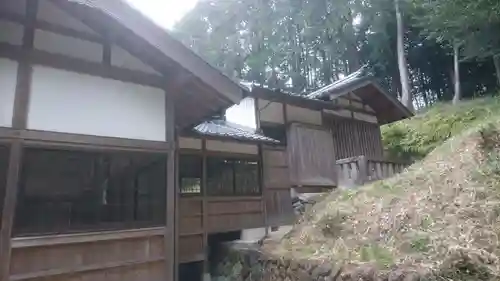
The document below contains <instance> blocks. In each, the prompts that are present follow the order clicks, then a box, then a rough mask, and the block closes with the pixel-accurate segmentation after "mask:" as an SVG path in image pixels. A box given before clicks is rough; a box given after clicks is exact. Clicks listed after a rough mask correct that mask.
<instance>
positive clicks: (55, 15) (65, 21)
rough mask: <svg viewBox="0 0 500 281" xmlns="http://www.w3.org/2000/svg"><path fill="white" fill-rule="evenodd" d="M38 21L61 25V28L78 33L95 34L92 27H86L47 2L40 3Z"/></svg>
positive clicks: (43, 0) (44, 0)
mask: <svg viewBox="0 0 500 281" xmlns="http://www.w3.org/2000/svg"><path fill="white" fill-rule="evenodd" d="M37 19H39V20H44V21H48V22H50V23H55V24H59V25H61V26H64V27H67V28H71V29H74V30H78V31H85V32H88V33H95V32H94V31H93V30H92V29H91V28H90V27H88V26H87V25H85V24H84V23H83V22H81V21H80V20H79V19H77V18H74V17H73V16H71V15H70V14H68V13H66V12H65V11H63V10H61V9H59V7H57V6H55V5H54V4H52V3H50V2H49V1H46V0H42V1H38V13H37Z"/></svg>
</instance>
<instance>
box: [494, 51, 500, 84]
mask: <svg viewBox="0 0 500 281" xmlns="http://www.w3.org/2000/svg"><path fill="white" fill-rule="evenodd" d="M493 63H494V64H495V72H496V74H497V85H498V86H500V54H498V55H494V56H493Z"/></svg>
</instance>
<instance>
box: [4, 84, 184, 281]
mask: <svg viewBox="0 0 500 281" xmlns="http://www.w3.org/2000/svg"><path fill="white" fill-rule="evenodd" d="M165 118H166V122H165V123H166V126H167V128H166V141H167V143H169V144H170V145H169V147H170V150H169V152H168V156H167V171H166V173H167V186H166V188H167V192H166V194H167V198H166V204H167V208H166V215H165V219H166V228H165V256H166V259H165V263H166V264H165V278H166V280H174V281H175V280H177V279H178V278H177V268H176V267H177V250H176V248H177V244H176V242H177V232H176V224H177V222H176V221H177V219H176V218H177V209H178V206H177V190H176V188H175V187H176V183H175V180H176V176H175V174H176V173H175V170H176V167H175V165H176V151H177V147H176V144H175V143H176V140H175V139H176V137H175V104H174V99H173V97H172V95H170V93H167V92H165ZM1 281H3V280H1Z"/></svg>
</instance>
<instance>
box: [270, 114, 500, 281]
mask: <svg viewBox="0 0 500 281" xmlns="http://www.w3.org/2000/svg"><path fill="white" fill-rule="evenodd" d="M499 235H500V122H499V121H490V122H489V123H487V124H483V125H480V126H477V127H476V128H474V129H473V130H470V131H468V132H465V133H463V134H462V135H460V136H457V137H454V138H452V139H450V140H449V141H448V142H446V143H445V144H443V145H442V146H441V147H439V148H437V149H436V150H435V151H433V152H432V153H431V154H429V155H428V156H427V157H426V158H425V159H424V160H423V161H422V162H420V163H418V164H415V165H414V166H412V167H410V168H409V170H408V171H407V172H406V173H403V174H401V175H399V176H397V177H395V178H392V179H389V180H385V181H381V182H377V183H374V184H372V185H369V186H365V187H362V188H359V189H356V190H351V191H343V192H340V191H336V192H333V193H332V194H331V195H329V197H328V198H327V199H325V200H324V201H322V202H321V203H318V204H317V205H316V206H315V207H314V208H312V210H310V211H309V212H308V213H307V214H306V215H305V216H304V218H303V219H302V221H301V222H300V223H299V224H297V225H296V227H295V228H294V230H293V231H292V232H291V233H290V234H289V235H288V236H287V237H286V238H284V239H283V240H282V241H281V243H280V244H279V245H278V246H275V247H272V249H269V250H270V251H272V253H273V254H274V255H279V256H289V257H293V258H296V259H301V260H302V259H315V260H323V261H328V262H331V263H332V264H335V265H336V266H344V267H345V268H350V267H360V266H366V265H369V266H370V267H373V268H376V270H377V275H380V276H382V275H385V276H387V274H392V273H393V272H395V271H401V270H403V271H405V272H417V273H418V275H419V276H425V278H426V280H500V260H499V259H500V247H499V237H498V236H499ZM389 279H390V278H389Z"/></svg>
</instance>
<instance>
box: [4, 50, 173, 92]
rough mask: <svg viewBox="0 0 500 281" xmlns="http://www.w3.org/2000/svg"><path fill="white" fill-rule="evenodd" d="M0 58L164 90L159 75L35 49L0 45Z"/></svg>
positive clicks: (163, 80) (163, 84)
mask: <svg viewBox="0 0 500 281" xmlns="http://www.w3.org/2000/svg"><path fill="white" fill-rule="evenodd" d="M0 57H6V58H9V59H12V60H16V61H26V62H27V63H30V64H40V65H44V66H49V67H53V68H59V69H63V70H68V71H73V72H78V73H82V74H88V75H93V76H100V77H103V78H110V79H115V80H120V81H124V82H130V83H135V84H141V85H146V86H151V87H156V88H161V89H165V79H164V77H162V76H160V75H155V74H149V73H145V72H142V71H138V70H131V69H126V68H121V67H116V66H109V65H104V64H102V63H96V62H91V61H87V60H83V59H78V58H72V57H67V56H64V55H59V54H52V53H49V52H46V51H41V50H36V49H34V50H26V49H23V48H21V47H18V46H14V45H10V44H6V43H0Z"/></svg>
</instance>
